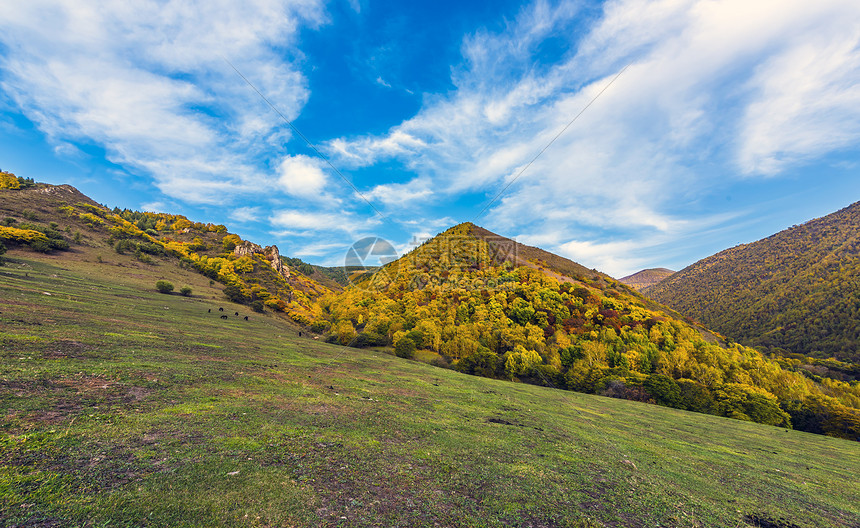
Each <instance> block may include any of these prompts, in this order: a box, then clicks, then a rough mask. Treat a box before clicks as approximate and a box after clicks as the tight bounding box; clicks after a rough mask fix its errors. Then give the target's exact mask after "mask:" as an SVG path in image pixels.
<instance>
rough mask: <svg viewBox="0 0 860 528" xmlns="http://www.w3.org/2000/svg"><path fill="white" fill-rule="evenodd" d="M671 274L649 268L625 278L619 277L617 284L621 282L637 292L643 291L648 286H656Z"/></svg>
mask: <svg viewBox="0 0 860 528" xmlns="http://www.w3.org/2000/svg"><path fill="white" fill-rule="evenodd" d="M673 273H675V272H674V271H672V270H670V269H666V268H650V269H646V270H642V271H639V272H636V273H634V274H632V275H628V276H626V277H621V278H620V279H618V282H623V283H624V284H626V285H628V286H630V287H631V288H634V289H637V290H643V289H645V288H647V287H648V286H653V285H655V284H657V283H658V282H660V281H661V280H663V279H665V278H666V277H668V276H670V275H672V274H673Z"/></svg>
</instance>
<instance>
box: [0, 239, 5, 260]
mask: <svg viewBox="0 0 860 528" xmlns="http://www.w3.org/2000/svg"><path fill="white" fill-rule="evenodd" d="M3 253H6V246H4V245H3V242H0V266H2V265H3Z"/></svg>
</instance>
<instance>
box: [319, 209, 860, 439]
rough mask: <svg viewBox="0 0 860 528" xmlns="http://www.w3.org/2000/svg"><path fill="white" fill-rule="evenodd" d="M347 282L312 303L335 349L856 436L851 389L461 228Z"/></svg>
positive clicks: (619, 288)
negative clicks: (382, 350) (390, 353)
mask: <svg viewBox="0 0 860 528" xmlns="http://www.w3.org/2000/svg"><path fill="white" fill-rule="evenodd" d="M354 280H355V282H354V284H353V286H351V287H349V288H347V289H346V290H344V291H343V292H341V293H338V294H333V295H328V296H324V297H322V298H321V299H320V306H321V310H320V313H321V318H322V319H323V321H321V322H317V323H315V325H316V329H317V330H319V331H323V330H326V329H327V330H328V332H329V340H330V341H332V342H337V343H340V344H344V345H350V346H355V347H388V349H391V347H393V349H394V350H395V351H396V353H397V354H398V355H400V356H402V357H417V358H419V359H422V360H423V361H427V362H431V363H433V364H435V365H437V366H442V367H450V368H454V369H456V370H459V371H461V372H465V373H469V374H476V375H481V376H486V377H492V378H498V379H507V380H519V381H525V382H528V383H533V384H538V385H545V386H550V387H556V388H564V389H570V390H575V391H580V392H587V393H597V394H603V395H608V396H613V397H617V398H625V399H632V400H638V401H644V402H652V403H659V404H661V405H667V406H673V407H678V408H682V409H689V410H694V411H698V412H703V413H709V414H716V415H720V416H728V417H734V418H738V419H742V420H751V421H757V422H762V423H768V424H772V425H779V426H783V427H792V426H794V427H797V428H800V429H803V430H807V431H813V432H818V433H827V434H833V435H839V436H844V437H847V438H854V439H860V413H858V411H857V409H858V408H860V386H858V385H857V384H856V383H849V382H845V381H838V380H834V379H823V378H820V377H815V378H813V377H811V376H810V375H809V372H807V371H806V370H803V369H801V368H799V366H796V365H788V364H781V363H779V362H777V361H776V360H772V359H769V358H766V357H764V356H763V355H762V354H761V353H759V352H758V351H756V350H753V349H751V348H747V347H744V346H741V345H738V344H731V345H730V346H726V345H724V344H720V343H721V340H720V339H719V338H718V336H714V335H713V334H711V333H710V332H707V331H705V330H704V329H701V328H698V327H696V326H693V325H692V324H690V323H688V322H685V321H684V320H682V319H681V318H680V316H677V314H675V313H674V312H672V311H671V310H669V309H667V308H665V307H662V306H660V305H658V304H656V303H654V302H653V301H650V300H648V299H646V298H644V297H643V296H642V295H641V294H639V293H638V292H636V291H635V290H633V289H632V288H630V287H628V286H626V285H623V284H621V283H619V282H617V281H615V280H614V279H612V278H611V277H608V276H606V275H603V274H600V273H598V272H595V271H593V270H587V269H586V268H583V267H582V266H580V265H578V264H576V263H573V262H571V261H569V260H567V259H563V258H561V257H558V256H555V255H551V254H549V253H546V252H544V251H542V250H538V249H536V248H530V247H527V246H522V245H520V244H517V243H515V242H514V241H512V240H510V239H507V238H504V237H501V236H499V235H496V234H493V233H490V232H489V231H487V230H485V229H482V228H479V227H477V226H474V225H472V224H468V223H466V224H461V225H458V226H455V227H453V228H451V229H449V230H447V231H445V232H444V233H442V234H440V235H438V236H437V237H435V238H433V239H431V240H429V241H427V242H425V243H424V244H423V245H421V246H419V247H418V248H416V249H414V250H413V251H412V252H410V253H409V254H407V255H405V256H404V257H402V258H400V259H399V260H396V261H394V262H391V263H389V264H387V265H385V266H383V267H382V268H381V269H379V270H378V271H376V272H375V273H369V274H365V275H364V276H362V277H359V278H356V279H354ZM326 327H328V328H326Z"/></svg>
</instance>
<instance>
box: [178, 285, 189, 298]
mask: <svg viewBox="0 0 860 528" xmlns="http://www.w3.org/2000/svg"><path fill="white" fill-rule="evenodd" d="M179 293H181V294H182V295H184V296H185V297H188V296H189V295H191V287H190V286H183V287H182V288H180V289H179Z"/></svg>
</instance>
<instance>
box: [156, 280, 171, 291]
mask: <svg viewBox="0 0 860 528" xmlns="http://www.w3.org/2000/svg"><path fill="white" fill-rule="evenodd" d="M155 289H157V290H158V291H159V292H161V293H170V292H172V291H173V284H171V283H169V282H167V281H166V280H160V281H158V282H156V283H155Z"/></svg>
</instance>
